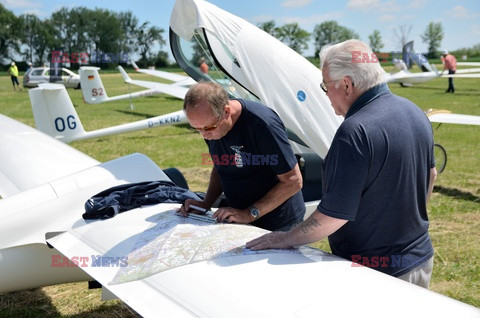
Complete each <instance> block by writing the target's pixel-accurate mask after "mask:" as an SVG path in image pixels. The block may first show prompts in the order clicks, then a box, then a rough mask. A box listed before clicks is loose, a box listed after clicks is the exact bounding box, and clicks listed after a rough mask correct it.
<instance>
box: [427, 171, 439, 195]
mask: <svg viewBox="0 0 480 318" xmlns="http://www.w3.org/2000/svg"><path fill="white" fill-rule="evenodd" d="M436 179H437V168H435V167H433V168H431V169H430V181H429V183H428V193H427V202H428V200H430V197H431V196H432V193H433V185H434V183H435V180H436Z"/></svg>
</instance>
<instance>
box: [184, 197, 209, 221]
mask: <svg viewBox="0 0 480 318" xmlns="http://www.w3.org/2000/svg"><path fill="white" fill-rule="evenodd" d="M208 210H210V206H208V205H207V204H206V203H205V202H203V201H197V200H192V199H187V200H185V202H184V203H183V204H182V206H181V207H180V213H182V215H183V216H184V217H187V216H188V214H189V213H194V214H205V212H206V211H208Z"/></svg>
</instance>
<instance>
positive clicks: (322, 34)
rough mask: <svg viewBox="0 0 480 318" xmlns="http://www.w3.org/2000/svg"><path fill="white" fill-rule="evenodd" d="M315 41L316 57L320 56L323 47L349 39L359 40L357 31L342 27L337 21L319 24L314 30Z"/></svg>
mask: <svg viewBox="0 0 480 318" xmlns="http://www.w3.org/2000/svg"><path fill="white" fill-rule="evenodd" d="M313 35H314V41H315V56H318V53H320V50H321V48H322V46H324V45H325V44H336V43H340V42H343V41H346V40H349V39H359V38H360V37H359V36H358V34H357V33H355V31H353V30H351V29H349V28H347V27H344V26H341V25H339V24H338V23H337V21H333V20H330V21H325V22H322V23H321V24H317V25H316V26H315V28H314V29H313Z"/></svg>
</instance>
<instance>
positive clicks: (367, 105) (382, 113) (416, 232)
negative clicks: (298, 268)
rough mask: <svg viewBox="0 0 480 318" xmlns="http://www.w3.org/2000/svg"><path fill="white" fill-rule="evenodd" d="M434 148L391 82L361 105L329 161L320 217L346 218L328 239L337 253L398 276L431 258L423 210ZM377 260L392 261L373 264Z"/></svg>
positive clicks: (423, 123) (421, 120) (423, 120)
mask: <svg viewBox="0 0 480 318" xmlns="http://www.w3.org/2000/svg"><path fill="white" fill-rule="evenodd" d="M433 145H434V143H433V134H432V127H431V124H430V121H429V120H428V118H427V117H426V115H425V114H424V113H423V111H422V110H421V109H420V108H418V107H417V106H416V105H415V104H414V103H412V102H410V101H409V100H407V99H404V98H401V97H399V96H396V95H394V94H392V93H391V92H390V90H389V88H388V86H387V84H381V85H378V86H375V87H373V88H371V89H370V90H368V91H367V92H365V93H364V94H363V95H362V96H360V97H359V98H358V99H357V101H356V102H355V103H354V104H353V105H352V106H351V108H350V109H349V111H348V112H347V114H346V116H345V120H344V122H343V123H342V124H341V125H340V127H339V129H338V131H337V132H336V134H335V137H334V139H333V142H332V145H331V148H330V149H329V151H328V154H327V156H326V157H325V161H324V171H323V178H324V179H323V198H322V201H321V202H320V204H319V205H318V211H320V212H321V213H323V214H325V215H328V216H331V217H334V218H339V219H345V220H348V222H347V223H346V224H345V225H344V226H343V227H341V228H340V229H339V230H337V231H336V232H335V233H333V234H332V235H330V236H329V243H330V246H331V249H332V252H333V253H334V254H336V255H339V256H341V257H343V258H346V259H352V258H353V259H355V260H357V261H360V263H363V264H364V265H370V267H373V268H375V269H378V270H380V271H382V272H385V273H387V274H390V275H393V276H400V275H403V274H405V273H406V272H408V271H409V270H411V269H412V268H414V267H416V266H418V265H419V264H420V263H422V262H424V261H426V260H428V259H429V258H430V257H432V256H433V247H432V244H431V241H430V237H429V234H428V225H429V222H428V216H427V208H426V197H427V193H428V184H429V178H430V168H432V167H434V166H435V162H434V156H433ZM359 257H360V258H359ZM380 257H383V260H386V258H385V257H387V258H388V263H385V262H383V263H380V264H378V265H377V263H374V264H373V265H372V260H377V261H378V259H379V258H380ZM382 264H383V265H386V266H384V267H382Z"/></svg>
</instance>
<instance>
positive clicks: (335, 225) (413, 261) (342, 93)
mask: <svg viewBox="0 0 480 318" xmlns="http://www.w3.org/2000/svg"><path fill="white" fill-rule="evenodd" d="M320 57H321V64H322V74H323V82H322V83H320V86H321V89H322V90H323V91H324V92H325V93H326V94H327V96H328V98H329V99H330V101H331V103H332V107H333V109H334V110H335V113H336V114H337V115H341V116H343V117H345V120H344V122H343V123H342V124H341V125H340V127H339V128H338V130H337V132H336V134H335V136H334V139H333V142H332V145H331V147H330V149H329V152H328V154H327V156H326V157H325V162H324V171H323V173H324V174H323V197H322V200H321V202H320V204H319V205H318V207H317V210H316V211H315V212H314V213H313V214H312V215H311V216H310V217H309V218H308V219H307V220H305V221H304V222H303V223H301V224H299V225H298V226H296V227H295V228H293V229H292V230H290V231H288V232H272V233H269V234H266V235H264V236H261V237H259V238H257V239H254V240H252V241H250V242H248V243H247V245H246V246H247V248H250V249H252V250H260V249H267V248H292V247H294V246H298V245H303V244H308V243H313V242H316V241H318V240H321V239H323V238H325V237H328V239H329V243H330V247H331V249H332V252H333V254H335V255H338V256H341V257H343V258H346V259H351V260H352V261H353V262H356V263H359V264H361V265H365V266H369V267H372V268H375V269H377V270H379V271H381V272H384V273H386V274H389V275H392V276H395V277H398V278H401V279H404V280H407V281H409V282H412V283H414V284H417V285H420V286H423V287H428V285H429V282H430V277H431V274H432V268H433V247H432V243H431V241H430V236H429V234H428V226H429V222H428V216H427V207H426V205H427V201H428V198H429V196H430V194H431V192H432V189H433V182H434V180H435V178H436V174H437V172H436V169H435V161H434V155H433V144H434V143H433V134H432V127H431V124H430V122H429V120H428V119H427V117H426V116H425V114H424V113H423V111H422V110H421V109H420V108H418V107H417V106H416V105H415V104H414V103H412V102H410V101H409V100H407V99H404V98H401V97H399V96H396V95H394V94H392V93H391V92H390V90H389V88H388V86H387V84H386V83H385V71H384V70H383V69H382V67H381V66H380V64H379V63H378V59H376V58H375V56H374V54H373V52H372V50H371V49H370V47H369V46H368V45H367V44H365V43H363V42H361V41H358V40H348V41H345V42H342V43H339V44H336V45H333V46H325V47H323V48H322V51H321V53H320Z"/></svg>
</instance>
